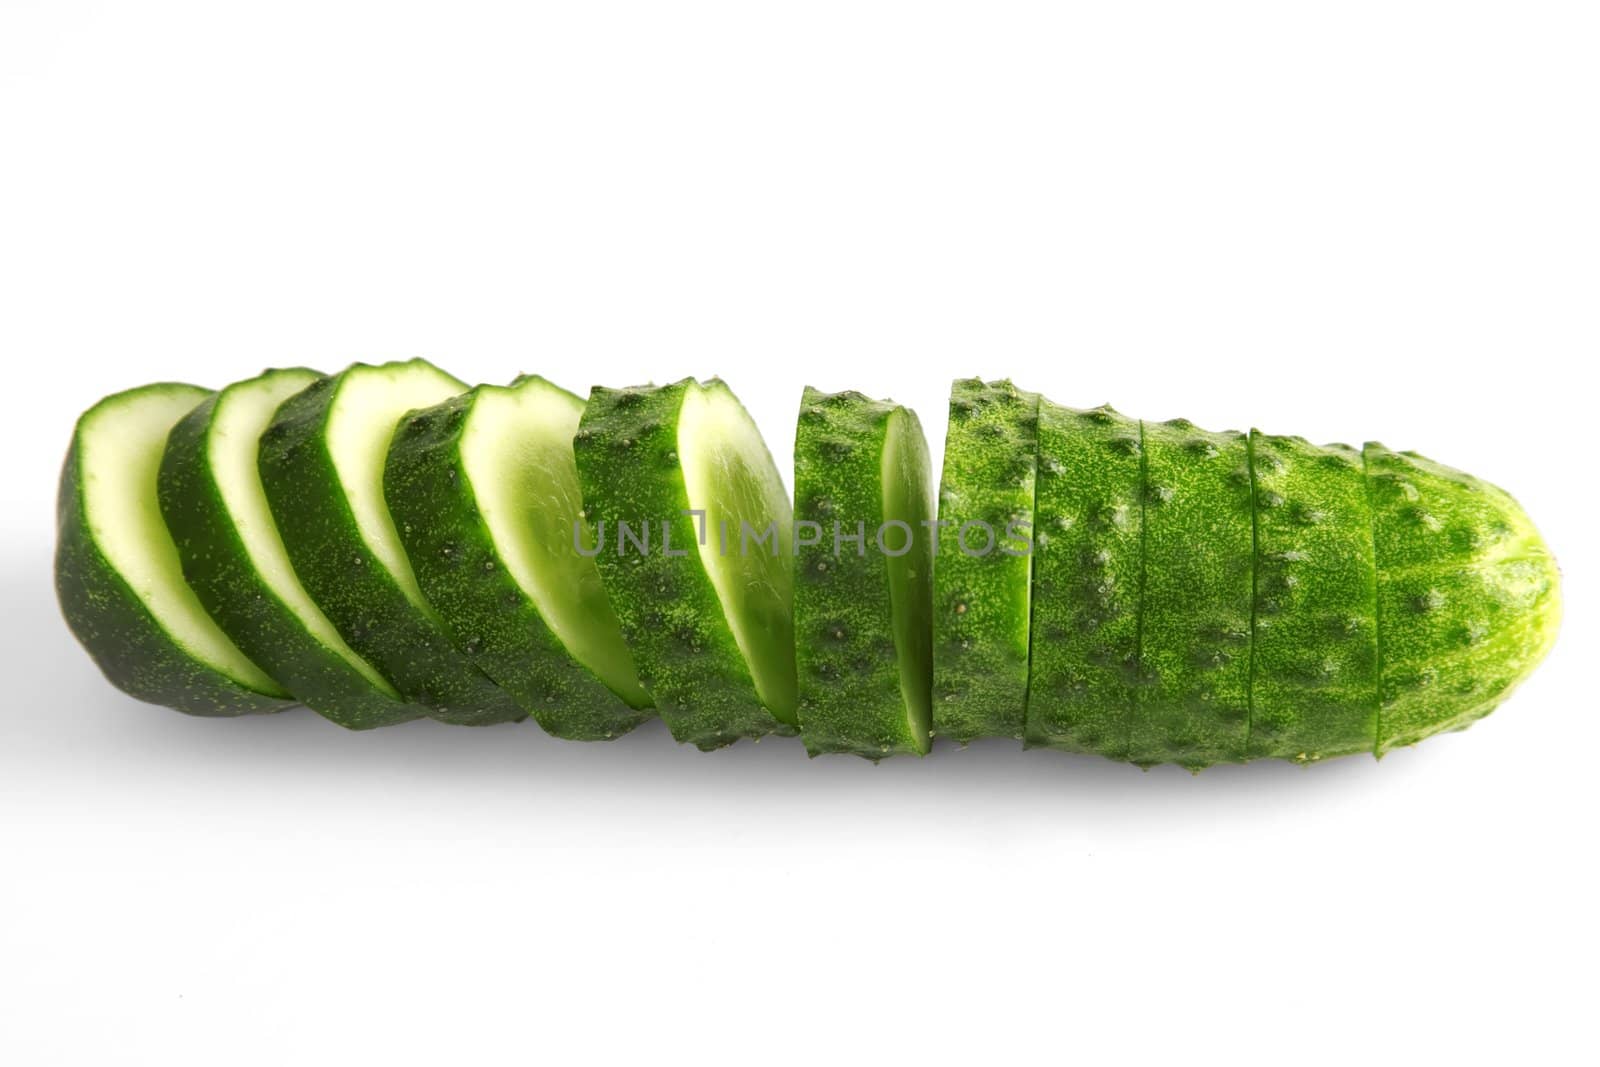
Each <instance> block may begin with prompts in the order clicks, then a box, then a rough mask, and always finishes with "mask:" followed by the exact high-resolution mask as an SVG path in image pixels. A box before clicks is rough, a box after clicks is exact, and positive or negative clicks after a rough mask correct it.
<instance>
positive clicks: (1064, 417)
mask: <svg viewBox="0 0 1600 1067" xmlns="http://www.w3.org/2000/svg"><path fill="white" fill-rule="evenodd" d="M1038 488H1039V492H1038V497H1037V501H1036V504H1035V508H1036V516H1037V522H1038V530H1037V531H1036V532H1035V534H1034V540H1035V549H1034V557H1033V582H1034V593H1033V628H1032V631H1031V636H1032V655H1031V659H1030V665H1029V677H1028V727H1027V729H1028V744H1029V745H1030V746H1034V745H1047V746H1050V747H1052V748H1060V749H1065V750H1067V751H1070V752H1096V753H1099V754H1101V755H1103V756H1109V757H1110V758H1112V759H1127V758H1128V756H1129V754H1130V752H1131V737H1130V734H1129V727H1130V724H1131V722H1132V720H1133V715H1134V710H1135V699H1136V697H1135V692H1136V689H1137V686H1138V679H1139V611H1140V606H1141V601H1142V588H1141V563H1142V552H1141V541H1142V538H1143V533H1144V515H1143V507H1142V503H1141V498H1142V489H1143V445H1142V435H1141V427H1140V424H1139V421H1138V420H1137V419H1130V418H1126V417H1124V416H1122V415H1119V414H1118V413H1117V412H1115V411H1113V410H1112V409H1111V408H1110V407H1100V408H1095V409H1093V410H1091V411H1077V410H1074V409H1072V408H1064V407H1060V406H1058V405H1056V404H1052V403H1050V402H1049V401H1048V400H1047V401H1044V402H1043V403H1042V404H1041V406H1040V410H1039V487H1038Z"/></svg>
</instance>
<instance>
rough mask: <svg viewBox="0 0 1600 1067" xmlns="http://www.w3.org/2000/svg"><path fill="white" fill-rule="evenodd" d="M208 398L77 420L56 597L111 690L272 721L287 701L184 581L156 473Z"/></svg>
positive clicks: (143, 398)
mask: <svg viewBox="0 0 1600 1067" xmlns="http://www.w3.org/2000/svg"><path fill="white" fill-rule="evenodd" d="M209 395H210V393H209V391H208V390H205V389H201V388H199V387H197V386H192V385H175V384H166V385H152V386H146V387H144V388H141V389H133V390H129V391H128V392H125V393H119V394H116V395H115V396H111V397H107V398H106V399H105V400H102V401H101V402H100V403H99V404H97V405H95V406H94V407H93V408H91V409H90V410H89V411H88V412H87V413H85V414H84V416H83V417H82V418H81V419H80V420H79V422H78V426H77V430H76V432H75V434H74V436H73V444H72V448H71V450H70V452H69V453H68V457H67V463H66V466H65V469H64V470H63V472H62V491H61V497H60V507H59V530H58V533H59V540H58V544H57V554H56V588H57V593H58V596H59V597H60V600H61V605H62V610H63V613H64V614H65V616H66V618H67V622H68V624H69V626H71V628H72V630H73V632H74V633H75V634H76V635H77V636H78V638H79V640H80V641H81V642H82V643H83V644H84V646H85V647H86V648H87V649H88V650H89V652H90V654H91V655H92V656H93V657H94V658H95V660H96V662H97V663H98V664H99V665H100V667H101V669H102V670H103V671H104V672H105V674H106V676H107V677H108V678H109V679H110V680H111V682H112V683H113V684H114V685H117V686H118V687H119V688H121V689H123V690H124V691H125V692H127V693H129V694H130V695H132V696H135V697H138V698H139V699H141V700H147V701H150V702H152V703H159V704H166V705H168V706H169V707H174V708H177V709H179V710H181V711H186V712H189V713H191V714H197V715H238V714H245V713H249V712H258V711H278V710H281V709H283V708H285V707H289V706H291V705H292V704H293V701H292V700H290V699H289V694H288V693H287V692H286V691H285V690H284V689H283V688H282V687H281V686H279V685H278V684H277V683H276V682H274V681H273V680H272V678H271V677H269V676H268V675H267V673H266V672H265V671H263V670H262V669H261V668H260V667H259V666H257V665H256V664H255V663H254V662H253V661H252V660H251V659H250V658H249V657H248V656H246V655H245V654H244V653H243V652H242V651H240V649H239V648H238V646H237V645H235V644H234V642H233V641H232V640H231V639H230V638H229V637H228V635H227V634H226V633H224V632H223V631H222V629H221V627H219V626H218V625H217V623H216V621H215V620H214V619H212V617H211V616H210V614H209V613H208V612H207V611H206V609H205V607H204V606H203V605H202V604H201V602H200V600H199V598H198V597H196V596H195V593H194V590H192V589H191V588H190V587H189V585H188V583H187V582H185V581H184V578H183V567H182V564H181V562H180V560H179V558H178V549H177V545H176V544H175V543H174V541H173V538H172V535H171V533H170V532H169V531H168V530H167V527H166V524H165V522H164V521H163V520H162V517H161V508H160V503H159V500H158V498H157V474H158V472H159V470H160V465H161V456H162V452H163V450H164V448H165V446H166V441H167V435H168V433H169V432H170V431H171V429H172V427H173V426H174V425H176V424H177V423H178V421H179V420H181V419H182V418H183V417H184V416H185V415H187V414H188V413H189V412H190V411H191V410H193V409H194V408H195V406H196V405H198V404H199V403H201V402H202V401H204V400H205V399H206V398H207V397H208V396H209Z"/></svg>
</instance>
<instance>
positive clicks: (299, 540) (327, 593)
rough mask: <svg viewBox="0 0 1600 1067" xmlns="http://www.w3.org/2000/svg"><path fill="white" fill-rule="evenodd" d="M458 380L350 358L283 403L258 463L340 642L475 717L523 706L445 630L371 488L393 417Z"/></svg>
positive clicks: (443, 706) (458, 388)
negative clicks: (332, 373) (336, 371)
mask: <svg viewBox="0 0 1600 1067" xmlns="http://www.w3.org/2000/svg"><path fill="white" fill-rule="evenodd" d="M465 388H466V387H465V386H464V385H462V383H461V382H459V381H457V380H456V379H454V378H452V377H450V376H449V375H448V374H445V373H444V372H443V371H441V370H439V369H438V368H436V367H434V366H432V365H430V364H428V363H426V362H424V361H423V360H420V359H418V360H411V361H410V362H406V363H386V364H384V365H382V366H370V365H368V364H364V363H357V364H355V365H353V366H351V367H350V368H349V369H348V370H346V371H344V372H343V373H341V374H338V375H335V376H333V377H331V378H320V379H318V380H317V381H315V382H313V383H312V384H311V385H309V386H307V387H306V388H305V389H304V390H302V391H301V392H299V393H296V394H295V395H294V396H292V397H290V398H289V399H288V400H286V401H284V402H283V405H282V406H281V407H279V408H278V410H277V413H276V414H275V415H274V417H273V419H272V422H271V423H270V424H269V425H268V427H267V429H266V431H265V433H263V435H262V437H261V451H260V457H259V463H260V471H261V484H262V486H263V488H265V490H266V494H267V502H268V504H269V505H270V507H271V510H272V517H273V519H274V521H276V522H277V524H278V529H279V531H280V532H281V533H282V537H283V544H284V547H285V548H286V549H287V550H288V553H289V560H290V562H291V563H292V564H293V566H294V571H295V573H296V574H298V575H299V576H300V581H301V583H302V584H303V585H304V586H305V588H306V591H307V592H308V593H310V594H311V597H312V599H313V600H315V601H316V603H317V606H318V607H319V608H321V609H322V611H323V613H324V614H325V615H326V616H327V617H328V618H329V619H330V620H331V621H332V622H333V624H334V626H335V627H337V628H338V631H339V633H340V635H341V636H342V637H343V638H344V639H345V641H346V642H347V643H348V644H349V646H350V647H351V648H352V649H354V650H355V652H356V654H357V655H359V656H360V657H361V658H362V659H364V660H366V661H367V662H368V663H370V664H371V665H372V666H373V667H374V668H376V669H377V670H378V672H379V673H381V674H382V676H383V677H385V678H387V679H389V681H390V682H392V683H393V684H394V686H395V688H397V689H398V690H399V691H400V693H401V694H402V695H403V696H404V697H405V698H406V699H407V700H409V701H413V702H415V703H418V704H422V705H424V706H426V707H427V708H428V709H429V712H430V714H431V716H432V717H433V718H436V719H439V720H441V721H444V722H454V723H465V724H468V725H478V724H483V723H494V722H509V721H514V720H517V719H521V718H525V717H526V713H525V712H524V711H523V710H522V709H521V708H520V707H518V706H517V704H516V702H515V701H514V700H512V699H511V697H510V695H509V694H507V693H506V692H505V691H504V690H503V689H501V688H499V687H498V686H496V685H495V684H494V683H493V682H492V681H490V680H489V676H488V675H486V674H484V673H483V672H482V671H480V670H479V669H478V668H477V666H476V665H475V664H474V663H473V662H472V660H471V659H470V658H469V657H468V656H467V655H466V654H465V653H464V652H462V651H461V650H460V649H459V648H457V647H456V645H455V644H454V642H453V641H452V640H451V638H450V635H449V633H448V631H447V630H446V629H445V626H444V624H443V622H442V621H441V620H440V618H439V616H438V614H437V613H436V612H435V611H434V610H433V608H432V607H431V606H430V605H429V604H428V602H427V600H426V599H425V598H424V597H423V595H422V590H421V589H420V587H418V585H417V579H416V576H415V575H414V574H413V573H412V570H411V563H410V560H409V559H408V558H407V557H406V553H405V548H404V546H403V545H402V544H401V542H400V536H399V534H398V532H397V531H396V530H395V526H394V520H393V518H392V517H391V516H390V514H389V508H388V505H387V504H386V503H385V502H384V497H383V468H384V462H385V460H386V458H387V456H388V452H389V442H390V440H391V439H392V438H393V437H394V432H395V426H396V424H397V423H398V422H399V421H400V418H401V417H402V416H403V415H404V414H405V413H406V412H408V411H411V410H413V409H415V408H420V407H431V406H432V405H434V404H437V403H439V402H440V401H443V400H447V399H449V398H450V397H452V396H455V395H456V394H458V393H460V392H462V391H463V390H464V389H465Z"/></svg>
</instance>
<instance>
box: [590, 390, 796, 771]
mask: <svg viewBox="0 0 1600 1067" xmlns="http://www.w3.org/2000/svg"><path fill="white" fill-rule="evenodd" d="M573 448H574V452H575V454H576V458H577V466H578V480H579V483H580V485H581V486H582V489H583V500H584V510H585V514H586V517H587V518H588V520H589V521H590V522H592V523H593V524H594V529H595V531H596V534H597V536H598V537H599V542H598V544H597V545H595V546H586V547H587V548H590V549H591V550H593V551H595V552H596V553H597V554H596V556H595V562H596V563H597V564H598V566H599V569H600V577H601V580H602V582H603V584H604V585H605V589H606V593H607V595H608V596H609V598H610V601H611V604H612V607H613V608H614V609H615V610H616V613H617V617H618V619H619V621H620V622H621V623H622V633H623V636H624V637H625V638H626V639H627V642H628V646H629V647H630V648H631V649H632V650H633V655H634V662H635V664H636V665H637V666H638V671H639V681H640V682H641V683H642V684H643V685H644V687H645V688H646V689H647V690H649V692H650V694H651V696H652V697H653V698H654V700H655V703H656V707H657V709H658V711H659V712H660V714H661V717H662V718H663V719H664V720H666V723H667V726H668V727H669V728H670V729H671V730H672V735H673V737H675V738H677V739H678V740H679V741H685V742H690V743H693V744H695V745H697V746H699V747H700V748H702V749H712V748H718V747H721V746H723V745H726V744H730V743H732V742H734V741H736V740H738V739H739V738H741V737H757V738H758V737H761V736H762V735H764V734H767V733H772V732H778V733H785V734H793V733H794V732H795V725H796V722H797V718H796V701H797V693H796V681H795V666H794V617H793V591H792V580H793V579H792V575H791V574H790V564H791V562H792V561H791V560H790V559H789V554H790V551H791V541H792V538H793V511H792V508H791V507H790V504H789V498H788V496H787V494H786V493H785V492H784V490H783V482H782V480H781V479H780V477H779V475H778V470H777V467H776V466H775V465H774V464H773V462H772V455H771V453H770V452H768V451H767V447H766V445H765V443H763V441H762V440H761V433H760V431H759V430H757V429H756V426H755V423H754V422H752V421H751V419H750V416H749V414H748V413H747V412H746V411H745V410H744V407H743V406H742V405H740V403H739V401H738V399H737V398H736V397H735V396H734V395H733V392H732V391H731V390H730V389H729V388H728V387H727V386H726V385H724V384H723V383H722V382H721V381H719V380H717V379H712V380H711V381H709V382H706V383H704V384H700V383H697V382H695V381H694V380H693V379H689V378H686V379H684V380H683V381H680V382H675V383H673V384H671V385H664V386H645V387H640V388H632V389H605V388H599V387H597V388H595V390H594V391H593V392H591V393H590V394H589V403H588V405H587V406H586V407H585V408H584V412H583V418H582V420H581V421H580V423H579V428H578V432H577V433H576V435H574V438H573ZM691 511H698V512H702V513H703V514H702V515H700V516H696V515H691V514H689V512H691ZM741 523H744V524H745V525H747V526H748V527H749V529H750V531H751V533H750V535H749V536H748V537H746V538H743V539H741V533H742V530H743V528H742V527H741ZM702 534H703V535H704V536H701V535H702ZM759 537H765V540H764V541H763V542H761V543H757V540H756V539H757V538H759ZM741 540H743V541H744V542H745V544H746V546H747V547H748V551H744V550H741Z"/></svg>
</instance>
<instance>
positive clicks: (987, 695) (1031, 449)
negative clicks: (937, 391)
mask: <svg viewBox="0 0 1600 1067" xmlns="http://www.w3.org/2000/svg"><path fill="white" fill-rule="evenodd" d="M1038 420H1039V396H1038V394H1036V393H1030V392H1027V391H1025V390H1022V389H1018V388H1017V387H1016V386H1014V385H1012V384H1011V383H1010V382H1008V381H1002V382H988V383H985V382H983V381H981V380H979V379H977V378H971V379H965V380H962V381H957V382H956V383H955V384H954V385H953V386H952V387H951V390H950V426H949V430H948V432H947V436H946V438H945V449H944V469H943V471H942V473H941V474H940V480H939V527H940V528H939V533H938V542H937V546H936V547H937V549H938V556H937V558H936V559H935V561H934V573H933V582H934V594H933V597H934V616H933V656H934V659H933V690H934V706H933V728H934V733H935V734H937V735H938V736H940V737H949V738H953V739H954V740H956V741H959V742H961V743H962V744H965V743H966V742H968V741H971V740H972V739H974V738H977V737H1014V738H1021V737H1022V735H1023V722H1024V719H1025V717H1026V707H1027V693H1028V631H1029V627H1030V625H1031V614H1030V609H1029V601H1030V597H1031V595H1032V592H1031V582H1030V576H1031V571H1032V563H1031V560H1030V558H1029V557H1030V555H1031V554H1032V551H1031V540H1032V536H1033V525H1034V516H1033V511H1034V470H1035V465H1036V455H1037V451H1038V448H1037V433H1038Z"/></svg>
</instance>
